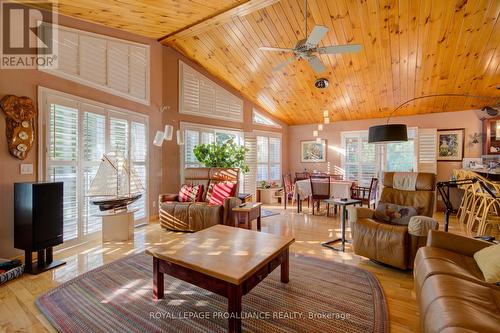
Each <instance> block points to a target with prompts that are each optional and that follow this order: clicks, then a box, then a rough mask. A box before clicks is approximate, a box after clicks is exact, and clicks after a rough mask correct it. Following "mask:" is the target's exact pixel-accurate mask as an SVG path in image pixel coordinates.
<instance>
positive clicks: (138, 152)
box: [130, 121, 148, 221]
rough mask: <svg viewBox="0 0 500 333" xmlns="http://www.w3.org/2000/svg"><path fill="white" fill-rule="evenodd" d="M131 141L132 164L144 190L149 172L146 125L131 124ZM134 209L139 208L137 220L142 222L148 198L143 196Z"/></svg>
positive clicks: (133, 205) (136, 215)
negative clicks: (147, 167) (147, 166)
mask: <svg viewBox="0 0 500 333" xmlns="http://www.w3.org/2000/svg"><path fill="white" fill-rule="evenodd" d="M130 140H131V148H130V149H131V153H130V162H131V166H132V169H133V170H134V172H135V173H136V175H137V176H138V178H139V180H140V181H141V185H142V186H143V188H144V190H146V188H147V185H148V184H147V174H146V173H147V170H146V159H147V149H148V141H147V133H146V125H145V124H143V123H137V122H134V121H133V122H131V124H130ZM131 207H132V208H137V209H138V211H137V212H136V213H135V216H134V217H135V220H136V221H138V220H141V219H143V218H145V217H146V215H147V212H146V209H147V205H146V196H145V195H143V196H142V197H141V198H140V199H139V200H137V201H136V202H134V203H133V204H132V205H131Z"/></svg>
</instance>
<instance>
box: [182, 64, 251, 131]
mask: <svg viewBox="0 0 500 333" xmlns="http://www.w3.org/2000/svg"><path fill="white" fill-rule="evenodd" d="M179 93H180V108H179V112H180V113H183V114H191V115H196V116H203V117H210V118H218V119H224V120H232V121H237V122H242V121H243V100H242V99H241V98H238V97H237V96H235V95H233V94H231V93H230V92H229V91H227V90H226V89H224V88H223V87H221V86H219V85H218V84H216V83H215V82H213V81H211V80H210V79H208V78H207V77H206V76H204V75H202V74H201V73H199V72H197V71H196V70H194V69H193V68H191V67H190V66H188V65H186V64H185V63H183V62H182V61H180V62H179Z"/></svg>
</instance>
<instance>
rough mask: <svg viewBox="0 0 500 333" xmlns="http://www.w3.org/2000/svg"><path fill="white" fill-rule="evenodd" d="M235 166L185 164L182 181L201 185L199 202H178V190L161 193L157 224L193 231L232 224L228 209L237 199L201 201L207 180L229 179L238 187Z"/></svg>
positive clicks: (230, 208)
mask: <svg viewBox="0 0 500 333" xmlns="http://www.w3.org/2000/svg"><path fill="white" fill-rule="evenodd" d="M238 179H239V169H229V168H186V169H185V170H184V183H185V184H190V185H203V187H204V193H203V196H202V202H179V201H178V198H179V195H178V194H162V195H160V198H159V210H160V211H159V215H160V224H161V226H162V227H163V228H165V229H168V230H173V231H187V232H194V231H198V230H202V229H205V228H208V227H211V226H213V225H216V224H225V225H233V224H234V222H233V221H234V215H233V212H232V209H233V208H234V207H236V206H238V205H239V204H241V200H240V199H239V198H237V197H230V198H227V199H225V200H224V203H223V204H222V205H211V204H209V203H208V202H205V199H206V196H207V189H208V186H209V185H210V183H218V182H233V183H235V184H236V189H237V188H238Z"/></svg>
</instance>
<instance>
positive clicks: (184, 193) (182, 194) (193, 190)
mask: <svg viewBox="0 0 500 333" xmlns="http://www.w3.org/2000/svg"><path fill="white" fill-rule="evenodd" d="M202 195H203V185H182V187H181V189H180V191H179V202H197V201H201V197H202Z"/></svg>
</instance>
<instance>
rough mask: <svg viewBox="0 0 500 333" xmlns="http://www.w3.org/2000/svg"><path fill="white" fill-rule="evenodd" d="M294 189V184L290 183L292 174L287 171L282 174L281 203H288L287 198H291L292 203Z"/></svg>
mask: <svg viewBox="0 0 500 333" xmlns="http://www.w3.org/2000/svg"><path fill="white" fill-rule="evenodd" d="M294 190H295V184H294V183H292V175H291V174H289V173H287V174H284V175H283V204H284V205H285V209H286V205H287V203H288V200H290V199H292V205H293V193H294Z"/></svg>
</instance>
